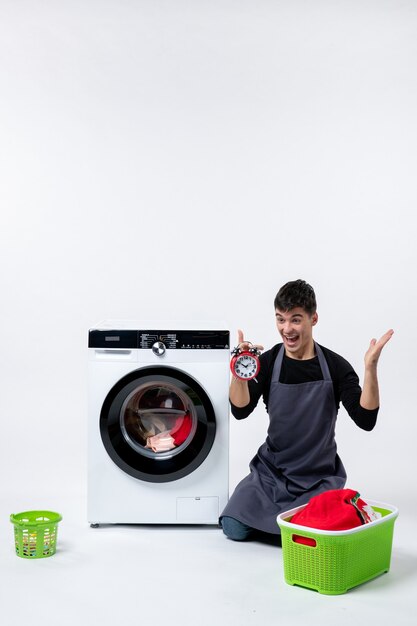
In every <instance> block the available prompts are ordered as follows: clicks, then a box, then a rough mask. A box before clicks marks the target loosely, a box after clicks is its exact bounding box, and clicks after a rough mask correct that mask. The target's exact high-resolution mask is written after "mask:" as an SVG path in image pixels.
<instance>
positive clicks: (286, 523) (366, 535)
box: [277, 500, 398, 595]
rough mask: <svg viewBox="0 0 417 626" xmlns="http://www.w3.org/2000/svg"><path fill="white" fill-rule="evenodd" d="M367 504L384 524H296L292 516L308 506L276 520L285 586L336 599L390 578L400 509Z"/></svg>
mask: <svg viewBox="0 0 417 626" xmlns="http://www.w3.org/2000/svg"><path fill="white" fill-rule="evenodd" d="M367 503H368V504H370V505H371V506H372V508H373V509H374V511H376V512H378V513H380V514H381V517H380V519H378V520H375V521H373V522H370V523H369V524H364V525H363V526H358V527H356V528H352V529H350V530H334V531H331V530H318V529H315V528H307V527H306V526H300V525H298V524H292V523H291V518H292V516H293V515H295V513H296V512H298V511H300V510H301V509H303V508H304V506H306V505H304V506H300V507H297V508H296V509H292V510H290V511H286V512H285V513H281V514H280V515H278V517H277V522H278V525H279V527H280V529H281V537H282V553H283V562H284V577H285V581H286V582H287V583H288V584H289V585H299V586H301V587H307V588H309V589H314V590H315V591H318V592H319V593H324V594H328V595H336V594H341V593H346V591H348V590H349V589H352V588H353V587H356V586H357V585H360V584H362V583H364V582H366V581H368V580H371V579H372V578H375V577H376V576H379V575H380V574H383V573H384V572H388V570H389V568H390V562H391V550H392V538H393V533H394V522H395V520H396V518H397V516H398V509H397V508H395V507H393V506H391V505H388V504H382V503H378V502H372V501H371V500H367ZM299 537H303V538H306V539H308V540H309V543H310V544H311V545H306V543H305V542H304V543H302V542H300V541H299V539H298V538H299Z"/></svg>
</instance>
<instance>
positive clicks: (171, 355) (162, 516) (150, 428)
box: [88, 321, 230, 526]
mask: <svg viewBox="0 0 417 626" xmlns="http://www.w3.org/2000/svg"><path fill="white" fill-rule="evenodd" d="M226 328H227V327H226V324H225V323H224V322H201V323H199V324H196V323H195V322H166V321H163V322H161V321H158V322H156V321H152V322H147V321H106V322H102V323H100V324H98V325H97V326H95V327H94V328H92V329H91V330H90V332H89V344H88V345H89V369H90V373H89V412H88V419H89V425H88V426H89V436H88V521H89V522H90V524H91V525H93V526H95V525H98V524H108V523H110V524H112V523H118V524H119V523H125V524H217V523H218V518H219V515H220V514H221V512H222V510H223V508H224V507H225V505H226V503H227V499H228V491H229V479H228V477H229V394H228V387H229V361H230V346H229V343H230V342H229V331H228V330H226Z"/></svg>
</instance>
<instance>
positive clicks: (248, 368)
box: [234, 354, 258, 380]
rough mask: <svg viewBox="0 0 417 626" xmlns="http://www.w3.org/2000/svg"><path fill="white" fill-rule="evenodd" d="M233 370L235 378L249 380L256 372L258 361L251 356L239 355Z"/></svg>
mask: <svg viewBox="0 0 417 626" xmlns="http://www.w3.org/2000/svg"><path fill="white" fill-rule="evenodd" d="M234 369H235V374H236V376H238V377H239V378H243V379H245V378H246V379H248V380H249V379H251V378H254V377H255V376H256V374H257V372H258V360H257V359H256V358H255V357H253V356H252V355H251V354H241V355H240V356H238V357H237V359H236V362H235V368H234Z"/></svg>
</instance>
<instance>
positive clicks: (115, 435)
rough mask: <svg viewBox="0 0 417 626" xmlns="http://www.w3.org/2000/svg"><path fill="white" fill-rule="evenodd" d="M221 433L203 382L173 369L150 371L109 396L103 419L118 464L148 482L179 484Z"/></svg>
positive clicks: (102, 429)
mask: <svg viewBox="0 0 417 626" xmlns="http://www.w3.org/2000/svg"><path fill="white" fill-rule="evenodd" d="M215 431H216V422H215V414H214V409H213V406H212V403H211V401H210V399H209V397H208V395H207V394H206V392H205V391H204V389H203V388H202V387H201V385H199V383H198V382H197V381H196V380H194V379H193V378H192V377H191V376H189V375H187V374H185V373H184V372H181V371H179V370H177V369H175V368H171V367H163V368H160V367H144V368H141V369H139V370H136V371H135V372H131V373H130V374H128V375H127V376H125V377H124V378H122V379H121V380H120V381H119V382H118V383H117V384H116V385H115V386H114V387H113V388H112V389H111V391H110V392H109V394H108V395H107V397H106V400H105V402H104V404H103V408H102V411H101V415H100V432H101V438H102V440H103V444H104V446H105V448H106V450H107V452H108V454H109V455H110V457H111V458H112V459H113V461H114V462H115V463H116V464H117V465H118V466H119V467H120V468H121V469H122V470H123V471H125V472H127V473H128V474H130V475H131V476H134V477H135V478H138V479H141V480H145V481H148V482H168V481H173V480H178V479H179V478H182V477H184V476H186V475H187V474H190V473H191V472H193V471H194V470H195V469H196V468H197V467H198V466H199V465H201V463H202V462H203V461H204V459H205V458H206V457H207V455H208V454H209V452H210V449H211V447H212V445H213V441H214V437H215Z"/></svg>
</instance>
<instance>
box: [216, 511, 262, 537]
mask: <svg viewBox="0 0 417 626" xmlns="http://www.w3.org/2000/svg"><path fill="white" fill-rule="evenodd" d="M220 524H221V526H222V528H223V532H224V534H225V535H226V537H229V539H233V541H247V540H248V539H251V538H252V537H253V535H254V533H255V530H254V528H251V527H250V526H247V525H246V524H244V523H243V522H239V520H237V519H235V518H234V517H228V516H227V515H226V516H224V517H222V518H221V520H220Z"/></svg>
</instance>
